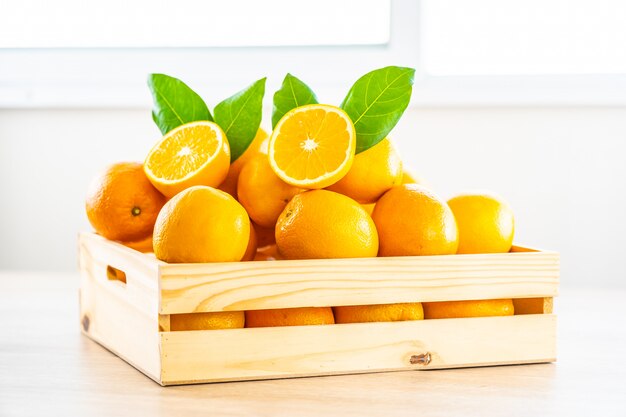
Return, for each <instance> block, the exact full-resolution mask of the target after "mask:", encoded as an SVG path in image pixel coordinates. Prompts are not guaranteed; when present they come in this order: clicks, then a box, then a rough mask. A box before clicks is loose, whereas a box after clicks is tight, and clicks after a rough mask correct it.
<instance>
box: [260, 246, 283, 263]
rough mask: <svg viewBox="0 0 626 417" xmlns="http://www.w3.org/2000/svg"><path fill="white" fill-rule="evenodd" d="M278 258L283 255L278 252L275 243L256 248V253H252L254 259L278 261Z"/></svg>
mask: <svg viewBox="0 0 626 417" xmlns="http://www.w3.org/2000/svg"><path fill="white" fill-rule="evenodd" d="M280 259H283V257H282V256H281V255H280V253H278V248H277V247H276V245H267V246H264V247H261V248H258V249H257V251H256V255H254V260H255V261H278V260H280Z"/></svg>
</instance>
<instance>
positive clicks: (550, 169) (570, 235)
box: [0, 0, 626, 287]
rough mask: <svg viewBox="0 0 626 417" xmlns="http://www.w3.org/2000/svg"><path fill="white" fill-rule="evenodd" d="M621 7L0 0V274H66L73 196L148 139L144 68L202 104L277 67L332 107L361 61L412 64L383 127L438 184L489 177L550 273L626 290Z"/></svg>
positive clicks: (505, 0)
mask: <svg viewBox="0 0 626 417" xmlns="http://www.w3.org/2000/svg"><path fill="white" fill-rule="evenodd" d="M625 21H626V2H623V1H620V0H570V1H559V0H543V1H539V0H527V1H525V2H519V1H514V0H472V1H464V0H420V1H409V0H360V1H357V0H340V1H337V0H316V1H315V2H308V3H304V2H293V1H287V0H265V1H263V2H257V1H252V0H249V1H246V0H231V1H228V2H224V1H220V2H214V1H201V0H178V1H176V2H168V1H163V0H152V1H150V0H135V1H132V2H128V1H121V0H110V1H108V2H92V1H79V0H57V1H54V2H49V1H45V0H40V1H37V0H22V1H17V0H13V1H11V0H0V248H1V250H0V269H1V270H31V271H32V270H46V271H75V270H76V251H77V248H76V246H77V244H76V236H77V233H78V232H79V231H80V230H88V229H90V226H89V224H88V222H87V220H86V216H85V214H84V207H83V199H84V195H85V192H86V188H87V185H88V183H89V181H90V179H91V177H92V176H93V175H94V174H96V172H97V171H98V170H100V169H102V168H103V167H104V166H105V165H107V164H109V163H112V162H116V161H124V160H127V161H128V160H131V161H132V160H136V161H141V160H143V158H144V156H145V154H146V153H147V151H148V150H149V149H150V148H151V146H152V144H153V143H154V142H155V141H156V140H157V139H159V138H160V136H161V135H160V133H159V130H158V129H157V127H156V125H154V123H153V122H152V119H151V115H150V108H151V104H152V103H151V97H150V94H149V91H148V89H147V87H146V77H147V75H148V74H149V73H151V72H162V73H166V74H169V75H172V76H175V77H178V78H180V79H182V80H183V81H185V82H186V83H187V84H188V85H189V86H190V87H192V88H193V89H194V90H195V91H197V92H198V93H199V94H200V95H201V96H202V97H203V98H204V99H205V101H206V102H207V104H209V107H211V108H212V107H213V106H214V105H215V104H217V103H218V102H220V101H221V100H222V99H224V98H226V97H228V96H230V95H232V94H233V93H235V92H236V91H238V90H240V89H242V88H244V87H245V86H247V85H248V84H250V83H251V82H253V81H255V80H257V79H259V78H261V77H263V76H267V77H268V84H267V90H266V96H265V112H266V115H265V118H264V121H263V126H264V127H265V128H266V129H269V126H270V114H271V98H272V95H273V93H274V91H275V90H276V89H277V88H278V87H279V85H280V83H281V81H282V78H283V77H284V75H285V74H286V73H287V72H291V73H292V74H294V75H296V76H297V77H299V78H300V79H302V80H303V81H305V82H306V83H307V84H309V85H310V86H311V87H312V88H313V89H314V90H315V91H316V92H317V96H318V98H319V99H320V101H321V102H326V103H331V104H339V103H340V101H341V99H342V98H343V97H344V95H345V94H346V92H347V90H348V89H349V87H350V85H351V84H352V83H353V82H354V81H355V80H356V79H357V78H358V77H359V76H361V75H362V74H364V73H365V72H368V71H370V70H372V69H375V68H379V67H383V66H386V65H401V66H411V67H413V68H416V69H417V75H416V79H415V86H414V89H413V98H412V103H411V106H410V108H409V109H408V110H407V112H406V113H405V115H404V117H403V119H402V120H401V121H400V123H399V124H398V125H397V127H396V128H395V129H394V131H393V132H392V135H391V137H392V139H393V140H394V141H395V143H396V145H397V147H398V148H399V150H400V151H401V155H402V156H403V159H404V162H405V164H406V165H408V166H409V167H410V168H411V169H412V170H413V171H414V172H415V173H417V174H418V175H420V176H422V177H423V178H424V179H425V180H426V181H427V183H428V184H429V185H430V186H431V187H432V188H433V189H434V190H435V191H436V192H438V193H439V194H440V195H441V196H442V197H444V198H448V197H450V196H452V195H453V194H455V193H457V192H460V191H464V190H468V189H477V188H478V189H490V190H493V191H496V192H497V193H499V194H500V195H502V196H503V197H504V198H505V199H507V200H508V201H509V203H510V204H511V205H512V207H513V210H514V212H515V215H516V239H515V240H516V242H517V243H520V244H525V245H529V246H534V247H538V248H544V249H552V250H557V251H559V252H561V255H562V261H561V262H562V285H563V286H574V285H580V286H582V285H584V286H597V287H600V286H601V287H618V286H620V287H626V272H625V269H624V268H623V262H622V259H621V254H622V248H621V243H622V237H623V236H626V219H625V217H626V216H625V215H624V213H625V212H626V163H625V162H624V154H625V152H626V50H625V49H624V45H626V25H624V22H625Z"/></svg>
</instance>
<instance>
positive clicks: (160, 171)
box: [147, 126, 219, 181]
mask: <svg viewBox="0 0 626 417" xmlns="http://www.w3.org/2000/svg"><path fill="white" fill-rule="evenodd" d="M218 146H219V141H218V140H217V135H216V134H215V131H214V130H213V129H211V128H210V127H209V126H194V127H193V128H190V129H187V130H181V131H179V132H177V133H174V134H173V135H172V136H171V137H170V138H169V139H168V140H166V141H165V142H163V143H162V144H161V146H160V147H159V148H158V149H155V151H154V153H153V154H152V155H150V160H156V161H159V163H155V164H151V163H150V160H149V161H147V164H148V165H149V167H150V170H151V171H152V173H153V174H154V175H155V176H157V177H158V178H161V179H164V180H168V181H175V180H179V179H182V178H185V177H186V176H187V175H188V174H189V173H192V172H195V171H197V170H198V169H199V168H200V167H201V166H202V165H204V164H205V163H206V162H207V161H208V160H209V159H211V157H212V156H213V155H215V153H216V152H217V151H218Z"/></svg>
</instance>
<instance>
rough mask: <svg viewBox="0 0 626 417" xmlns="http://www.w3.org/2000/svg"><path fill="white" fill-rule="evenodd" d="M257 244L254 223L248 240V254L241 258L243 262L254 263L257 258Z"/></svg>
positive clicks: (251, 225)
mask: <svg viewBox="0 0 626 417" xmlns="http://www.w3.org/2000/svg"><path fill="white" fill-rule="evenodd" d="M257 244H258V241H257V238H256V232H255V231H254V225H253V224H252V222H250V237H249V238H248V246H247V247H246V253H244V254H243V258H241V261H242V262H245V261H254V257H255V256H256V250H257Z"/></svg>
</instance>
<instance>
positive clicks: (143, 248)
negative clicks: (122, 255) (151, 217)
mask: <svg viewBox="0 0 626 417" xmlns="http://www.w3.org/2000/svg"><path fill="white" fill-rule="evenodd" d="M155 221H156V218H155ZM120 243H121V244H122V245H124V246H128V247H129V248H131V249H135V250H136V251H139V252H143V253H147V252H152V251H153V249H152V233H150V236H148V237H146V238H144V239H141V240H135V241H133V242H120Z"/></svg>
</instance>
